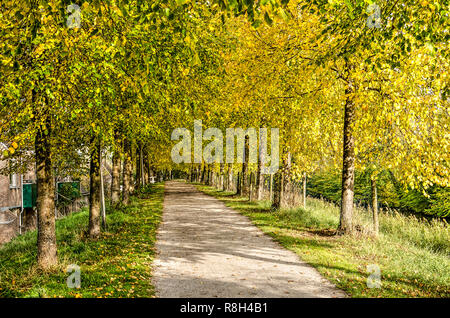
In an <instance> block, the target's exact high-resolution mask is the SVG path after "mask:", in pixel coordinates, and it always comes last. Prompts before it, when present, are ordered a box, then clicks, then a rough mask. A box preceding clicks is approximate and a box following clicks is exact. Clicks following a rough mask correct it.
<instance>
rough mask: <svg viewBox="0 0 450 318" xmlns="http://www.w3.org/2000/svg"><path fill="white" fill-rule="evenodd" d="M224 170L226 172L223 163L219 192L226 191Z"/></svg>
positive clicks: (221, 165)
mask: <svg viewBox="0 0 450 318" xmlns="http://www.w3.org/2000/svg"><path fill="white" fill-rule="evenodd" d="M224 170H225V166H224V164H223V163H221V164H220V176H219V190H220V191H224V190H225V180H224Z"/></svg>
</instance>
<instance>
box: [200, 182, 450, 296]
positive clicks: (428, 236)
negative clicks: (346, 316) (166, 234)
mask: <svg viewBox="0 0 450 318" xmlns="http://www.w3.org/2000/svg"><path fill="white" fill-rule="evenodd" d="M198 188H199V189H200V190H202V191H203V192H205V193H207V194H210V195H213V196H215V197H217V198H219V199H221V200H222V201H224V202H225V204H226V205H227V206H229V207H231V208H233V209H235V210H237V211H240V212H241V213H242V214H244V215H246V216H247V217H249V219H250V220H251V221H252V222H253V223H254V224H255V225H256V226H258V227H259V228H260V229H262V230H263V231H264V232H265V233H267V234H268V235H270V236H271V237H273V238H274V240H276V241H278V242H279V243H280V244H281V245H282V246H284V247H285V248H287V249H289V250H292V251H294V252H295V253H297V254H298V255H299V256H300V257H301V258H302V259H303V260H304V261H306V262H308V263H309V264H311V265H312V266H314V267H315V268H316V269H317V270H318V271H319V272H320V273H321V274H322V275H324V276H325V277H326V278H327V279H329V280H330V281H332V282H333V283H334V284H335V285H336V286H338V287H339V288H341V289H342V290H344V291H345V292H347V293H348V294H349V295H350V296H351V297H450V229H449V227H448V225H446V224H444V223H442V222H436V221H435V222H432V223H426V222H423V221H419V220H417V219H416V218H414V217H406V216H403V215H400V214H395V213H394V214H381V215H380V229H381V233H380V235H379V237H378V239H375V238H373V237H371V236H370V235H368V233H370V232H369V231H368V229H369V228H370V214H369V212H368V211H366V210H362V209H357V211H356V213H355V219H356V221H357V222H358V224H359V225H360V228H361V231H360V232H359V233H358V234H356V235H353V236H336V235H334V233H335V229H336V227H337V225H338V222H339V208H338V207H336V206H334V205H332V204H329V203H325V202H323V201H320V200H317V199H309V200H308V201H307V208H306V210H304V209H302V208H297V209H289V210H281V211H271V209H270V203H269V202H249V201H248V199H245V198H240V197H237V196H234V195H233V194H232V193H229V192H221V191H217V190H216V189H214V188H212V187H207V186H202V185H198ZM371 264H375V265H377V266H379V268H380V270H381V284H382V286H381V288H368V287H367V278H368V276H369V275H370V273H368V272H367V265H371Z"/></svg>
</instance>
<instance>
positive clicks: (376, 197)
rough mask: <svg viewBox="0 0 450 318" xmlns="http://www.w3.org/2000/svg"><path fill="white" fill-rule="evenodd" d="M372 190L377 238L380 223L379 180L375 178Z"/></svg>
mask: <svg viewBox="0 0 450 318" xmlns="http://www.w3.org/2000/svg"><path fill="white" fill-rule="evenodd" d="M370 181H371V182H370V183H371V188H372V215H373V232H374V235H375V236H378V232H379V223H378V193H377V180H376V179H375V178H374V177H373V178H372V179H371V180H370Z"/></svg>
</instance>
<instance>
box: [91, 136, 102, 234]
mask: <svg viewBox="0 0 450 318" xmlns="http://www.w3.org/2000/svg"><path fill="white" fill-rule="evenodd" d="M91 147H92V149H91V163H90V171H89V175H90V189H89V192H90V197H89V237H91V238H98V237H99V235H100V199H101V194H100V186H101V181H100V164H101V163H100V159H101V154H100V151H101V150H100V142H99V141H95V142H93V144H92V146H91Z"/></svg>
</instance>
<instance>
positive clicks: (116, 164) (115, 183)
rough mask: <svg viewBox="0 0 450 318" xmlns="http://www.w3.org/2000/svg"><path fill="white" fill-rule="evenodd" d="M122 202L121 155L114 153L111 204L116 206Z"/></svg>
mask: <svg viewBox="0 0 450 318" xmlns="http://www.w3.org/2000/svg"><path fill="white" fill-rule="evenodd" d="M119 200H120V153H119V152H118V151H114V154H113V158H112V180H111V203H112V204H113V205H116V204H117V203H119Z"/></svg>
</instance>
